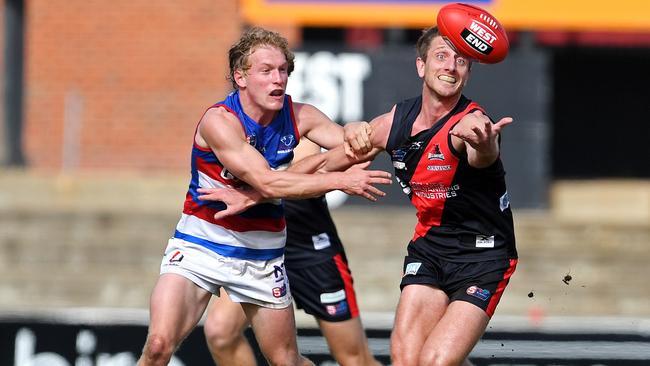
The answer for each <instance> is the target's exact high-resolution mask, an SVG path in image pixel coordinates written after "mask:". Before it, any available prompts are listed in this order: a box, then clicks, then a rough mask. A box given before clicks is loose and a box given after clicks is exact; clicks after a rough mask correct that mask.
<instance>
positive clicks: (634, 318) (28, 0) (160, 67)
mask: <svg viewBox="0 0 650 366" xmlns="http://www.w3.org/2000/svg"><path fill="white" fill-rule="evenodd" d="M467 2H468V3H475V4H477V5H479V6H482V7H484V8H486V9H488V10H489V11H490V12H491V13H492V14H494V15H495V16H496V17H498V18H499V19H500V20H501V22H502V23H503V25H504V26H505V27H506V28H507V29H508V31H509V36H510V39H511V51H510V55H509V57H508V58H507V59H506V61H504V62H503V63H501V64H498V65H489V66H485V65H476V66H475V69H474V71H473V76H472V79H471V80H470V84H469V85H468V87H467V89H466V93H465V94H466V95H468V96H469V97H470V98H472V99H474V100H477V101H478V102H479V103H481V104H483V105H484V106H485V107H486V108H487V109H488V111H489V112H490V114H491V115H492V116H493V117H495V118H500V117H502V116H506V115H508V116H513V117H514V118H515V123H514V124H512V125H511V126H509V127H508V129H507V130H506V131H505V132H504V139H503V150H504V152H503V155H504V156H503V158H504V162H505V165H506V169H507V171H508V177H507V178H508V184H509V190H510V193H511V199H512V205H513V208H514V211H515V222H516V229H517V232H516V234H517V239H518V248H519V253H520V257H521V259H520V265H519V268H518V270H517V273H516V274H515V276H514V277H513V280H512V281H511V285H510V286H509V288H508V290H507V291H506V294H505V295H504V298H503V299H502V301H501V304H500V305H499V309H498V311H497V315H496V316H495V319H494V322H493V327H494V329H493V328H490V329H488V333H487V334H486V337H485V340H484V341H482V342H481V344H479V347H477V350H476V353H474V354H473V355H474V356H475V360H476V362H478V363H479V364H480V365H496V364H500V365H501V364H527V365H546V364H554V365H565V364H566V365H595V364H599V365H632V364H634V365H647V364H650V285H649V284H648V278H650V266H648V262H649V261H650V250H649V249H648V248H649V245H650V164H649V163H648V161H650V143H649V141H650V127H649V126H650V125H649V122H650V120H649V118H650V117H649V116H650V103H648V96H649V93H648V85H650V73H649V72H648V65H650V2H648V1H646V0H621V1H617V2H612V1H605V0H591V1H588V0H572V1H562V0H544V1H517V0H478V1H467ZM444 3H445V1H433V0H432V1H426V0H417V1H416V0H405V1H398V0H394V1H389V0H376V1H372V0H364V1H360V0H359V1H344V0H319V1H310V0H239V1H237V0H188V1H172V0H158V1H142V0H128V1H126V0H114V1H97V0H85V1H81V0H65V1H62V0H49V1H45V0H5V1H4V2H2V3H0V13H2V15H3V16H2V17H0V23H1V25H0V29H1V31H0V32H1V33H0V34H1V35H2V36H1V37H0V42H2V44H3V49H4V52H3V53H2V54H1V55H0V65H1V67H2V70H3V72H2V77H3V81H4V82H3V88H2V94H1V95H2V96H3V102H2V103H0V112H1V115H2V117H3V118H2V127H1V128H0V141H2V143H0V162H1V165H0V365H12V366H37V365H49V366H59V365H61V366H63V365H73V364H75V365H77V366H82V365H83V366H90V365H103V366H109V365H112V366H118V365H129V364H133V362H134V361H133V359H132V358H133V357H134V356H133V355H131V354H128V355H127V354H126V353H124V352H126V350H131V352H132V353H133V354H137V352H138V349H140V347H141V346H142V343H143V342H144V334H146V328H145V327H144V326H145V325H146V322H147V310H146V309H147V307H148V300H149V299H148V297H149V293H150V291H151V288H152V286H153V283H154V281H155V279H156V277H157V274H158V266H159V263H160V259H161V255H162V250H163V249H164V246H165V244H166V240H167V238H168V237H169V236H170V235H171V233H172V230H173V228H174V226H175V224H176V221H177V219H178V217H179V214H180V210H181V208H182V201H183V198H184V195H185V190H186V186H187V182H188V171H189V170H188V166H187V165H188V164H187V163H188V159H189V152H190V146H191V145H190V144H191V141H192V134H193V132H194V128H195V126H196V123H197V122H198V120H199V118H200V116H201V114H202V112H203V111H204V109H205V108H206V107H207V106H209V105H210V104H212V103H213V102H215V101H218V100H221V99H222V97H223V96H224V95H225V94H226V93H227V92H228V91H229V90H230V89H229V88H230V85H229V83H228V82H227V81H226V78H225V76H226V74H227V72H228V70H227V50H228V48H229V46H230V45H231V44H232V43H233V42H234V41H235V40H236V39H237V38H238V37H239V35H240V33H241V31H242V29H244V28H245V27H247V26H250V25H261V26H264V27H267V28H271V29H274V30H277V31H279V32H281V33H282V34H283V35H285V36H286V37H287V38H288V39H289V40H290V43H291V45H292V47H293V48H294V49H295V51H296V53H297V64H296V71H295V72H294V74H293V75H292V76H291V78H290V83H289V92H290V94H292V95H293V96H294V99H296V100H299V101H304V102H309V103H313V104H315V105H317V106H318V107H320V108H321V109H322V110H323V111H324V112H326V113H327V114H328V115H329V116H330V117H331V118H333V119H334V120H336V121H337V122H339V123H345V122H347V121H352V120H361V119H365V120H369V119H370V118H372V117H373V116H375V115H377V114H379V113H383V112H385V111H387V110H389V109H390V108H391V106H392V105H393V104H394V103H395V102H396V101H399V100H401V99H404V98H407V97H411V96H414V95H416V94H418V92H419V90H420V81H419V79H418V78H417V75H416V73H415V69H414V67H413V66H414V58H415V53H414V49H413V45H414V43H415V40H416V39H417V37H418V35H419V32H420V30H421V29H422V28H424V27H427V26H430V25H432V24H433V23H434V22H435V15H436V13H437V9H439V7H440V6H441V5H442V4H444ZM374 166H375V167H378V168H384V169H390V165H389V164H388V163H387V159H386V158H385V157H384V158H383V159H379V160H378V161H377V162H375V163H374ZM338 201H339V203H340V204H341V205H340V206H339V207H338V208H336V209H335V210H334V211H333V216H334V218H335V220H336V222H337V224H338V226H339V230H340V234H341V237H342V238H343V240H344V242H345V244H346V248H347V251H348V256H349V259H350V262H351V268H352V270H353V273H354V276H355V284H356V288H357V293H358V296H359V302H360V306H361V309H362V314H364V315H363V317H364V322H365V323H366V325H367V326H368V328H371V329H374V330H376V342H375V341H373V347H378V348H377V352H379V353H381V352H384V353H385V352H386V343H385V338H386V329H389V328H390V323H391V321H392V315H391V314H392V311H393V310H394V308H395V305H396V302H397V299H398V296H399V293H398V288H397V285H398V283H399V277H400V272H401V258H402V257H403V255H404V248H405V245H406V242H407V241H408V239H409V238H410V236H411V234H412V230H413V227H414V224H415V217H414V215H413V210H412V209H411V208H410V206H409V205H408V202H407V200H406V199H405V198H404V197H403V196H402V195H401V193H400V192H399V190H398V189H397V188H396V187H391V188H390V189H389V195H388V197H386V198H385V199H382V200H381V202H378V203H376V204H372V205H371V204H368V203H365V202H362V201H361V200H359V199H354V198H348V199H345V198H343V199H341V198H340V197H339V200H338ZM341 201H343V202H341ZM567 275H569V276H570V278H571V280H570V281H563V280H565V279H566V278H568V277H567ZM298 321H299V324H300V325H301V328H304V329H302V330H301V332H302V333H301V342H302V343H301V348H303V350H304V349H307V350H308V351H306V352H308V353H309V352H310V351H309V350H313V352H312V354H317V353H318V352H321V351H318V347H321V346H322V345H323V344H324V343H323V342H322V339H321V340H319V338H318V337H317V336H313V334H312V333H310V332H311V331H313V329H310V328H311V327H313V323H312V322H310V320H309V319H308V318H306V317H304V316H302V315H299V318H298ZM111 327H113V328H111ZM382 332H383V333H382ZM512 334H517V336H512ZM531 334H534V335H535V336H531ZM371 336H372V334H371ZM193 337H194V338H192V339H194V341H193V342H190V343H191V344H190V345H188V346H186V348H184V350H185V354H190V356H187V357H190V359H191V355H192V354H194V355H196V354H198V353H200V352H205V350H202V351H197V352H194V351H192V350H193V349H202V348H204V347H203V344H202V343H201V339H200V336H198V335H193ZM373 337H374V336H373ZM499 337H501V338H499ZM508 337H510V338H508ZM312 338H313V339H314V340H315V341H314V342H313V343H310V342H311V339H312ZM373 339H374V338H373ZM382 339H383V340H382ZM499 339H501V340H499ZM503 339H509V341H508V342H510V343H508V342H506V344H505V345H504V341H503ZM534 340H537V341H539V340H542V341H546V343H544V345H543V346H535V345H534V343H531V344H532V346H531V345H529V344H528V343H525V342H532V341H534ZM556 341H557V342H564V343H563V346H559V345H558V344H559V343H558V344H556V343H553V342H556ZM570 341H573V342H574V343H575V342H578V343H575V344H574V346H575V348H569V349H570V350H573V349H575V351H566V349H567V348H565V347H564V344H566V342H570ZM120 342H128V343H129V344H130V345H129V347H131V348H128V349H127V348H123V347H122V343H120ZM382 342H383V343H382ZM517 342H519V343H517ZM522 342H523V343H522ZM580 342H584V343H580ZM589 342H592V343H589ZM594 342H595V343H594ZM598 342H601V343H598ZM617 342H618V343H617ZM499 344H500V346H499ZM590 344H591V345H590ZM610 346H611V347H613V348H611V349H622V350H623V351H621V352H620V353H616V352H614V353H612V352H613V351H611V349H610V348H608V347H610ZM124 347H126V346H124ZM192 347H194V348H192ZM382 347H383V348H382ZM554 347H555V348H554ZM616 347H618V348H616ZM621 347H622V348H621ZM626 347H627V348H626ZM511 349H512V351H511ZM540 349H546V350H548V352H549V353H550V354H547V355H538V353H539V350H540ZM188 350H189V351H188ZM560 350H561V351H562V352H564V353H566V354H567V355H573V356H566V357H567V358H566V359H563V358H562V357H564V356H562V355H564V353H562V352H560ZM589 350H598V351H599V352H600V353H598V352H596V351H594V353H593V354H592V353H590V351H589ZM120 352H122V353H120ZM323 352H325V351H322V352H321V353H323ZM536 352H538V353H536ZM581 352H582V353H581ZM127 353H128V352H127ZM325 353H326V352H325ZM531 355H533V356H531ZM534 355H538V356H534ZM46 356H48V357H49V356H51V357H50V358H47V357H46ZM39 357H40V358H39ZM57 357H58V358H57ZM179 357H180V356H179ZM183 357H185V356H183ZM318 357H320V356H317V357H316V358H318ZM322 357H323V358H322V363H321V364H322V365H325V364H329V363H328V362H330V361H328V360H327V356H322ZM535 357H537V358H535ZM590 357H591V358H590ZM563 360H564V361H563ZM39 362H40V363H39ZM75 362H76V363H75ZM175 362H177V363H176V365H182V364H187V365H190V364H197V362H198V364H202V363H200V362H199V361H196V362H194V361H187V360H186V359H185V360H184V361H181V359H177V360H176V361H175ZM201 362H204V361H201Z"/></svg>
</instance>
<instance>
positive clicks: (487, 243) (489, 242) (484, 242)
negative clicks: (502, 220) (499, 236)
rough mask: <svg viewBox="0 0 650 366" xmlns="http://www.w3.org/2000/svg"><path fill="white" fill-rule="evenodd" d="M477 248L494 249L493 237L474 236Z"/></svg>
mask: <svg viewBox="0 0 650 366" xmlns="http://www.w3.org/2000/svg"><path fill="white" fill-rule="evenodd" d="M476 247H477V248H494V235H490V236H487V235H476Z"/></svg>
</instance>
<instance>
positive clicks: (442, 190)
mask: <svg viewBox="0 0 650 366" xmlns="http://www.w3.org/2000/svg"><path fill="white" fill-rule="evenodd" d="M411 188H412V189H413V193H415V195H416V196H418V197H422V198H428V199H447V198H453V197H456V196H458V190H459V189H460V186H459V185H458V184H454V185H453V186H448V185H446V184H444V183H440V182H411Z"/></svg>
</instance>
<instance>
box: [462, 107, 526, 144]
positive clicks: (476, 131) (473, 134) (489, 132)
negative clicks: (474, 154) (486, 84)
mask: <svg viewBox="0 0 650 366" xmlns="http://www.w3.org/2000/svg"><path fill="white" fill-rule="evenodd" d="M512 121H513V120H512V118H511V117H504V118H502V119H501V120H499V122H497V123H495V124H493V123H492V121H490V118H488V116H486V115H485V114H483V112H481V111H474V112H472V113H470V114H467V115H465V116H464V117H463V118H462V119H461V121H460V122H459V123H458V124H456V126H454V128H452V129H451V131H449V133H450V134H451V135H453V136H456V137H458V138H459V139H461V140H463V141H465V142H467V143H468V144H469V145H470V146H471V147H472V148H474V149H475V150H477V151H486V150H492V149H494V147H495V145H496V143H497V137H498V136H499V133H500V132H501V129H502V128H503V127H505V126H507V125H509V124H510V123H512Z"/></svg>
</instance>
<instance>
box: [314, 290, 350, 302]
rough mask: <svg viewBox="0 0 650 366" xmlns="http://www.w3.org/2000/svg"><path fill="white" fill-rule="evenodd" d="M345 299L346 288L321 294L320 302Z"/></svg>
mask: <svg viewBox="0 0 650 366" xmlns="http://www.w3.org/2000/svg"><path fill="white" fill-rule="evenodd" d="M343 300H345V290H338V291H336V292H325V293H322V294H320V302H321V303H323V304H332V303H335V302H339V301H343Z"/></svg>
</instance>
